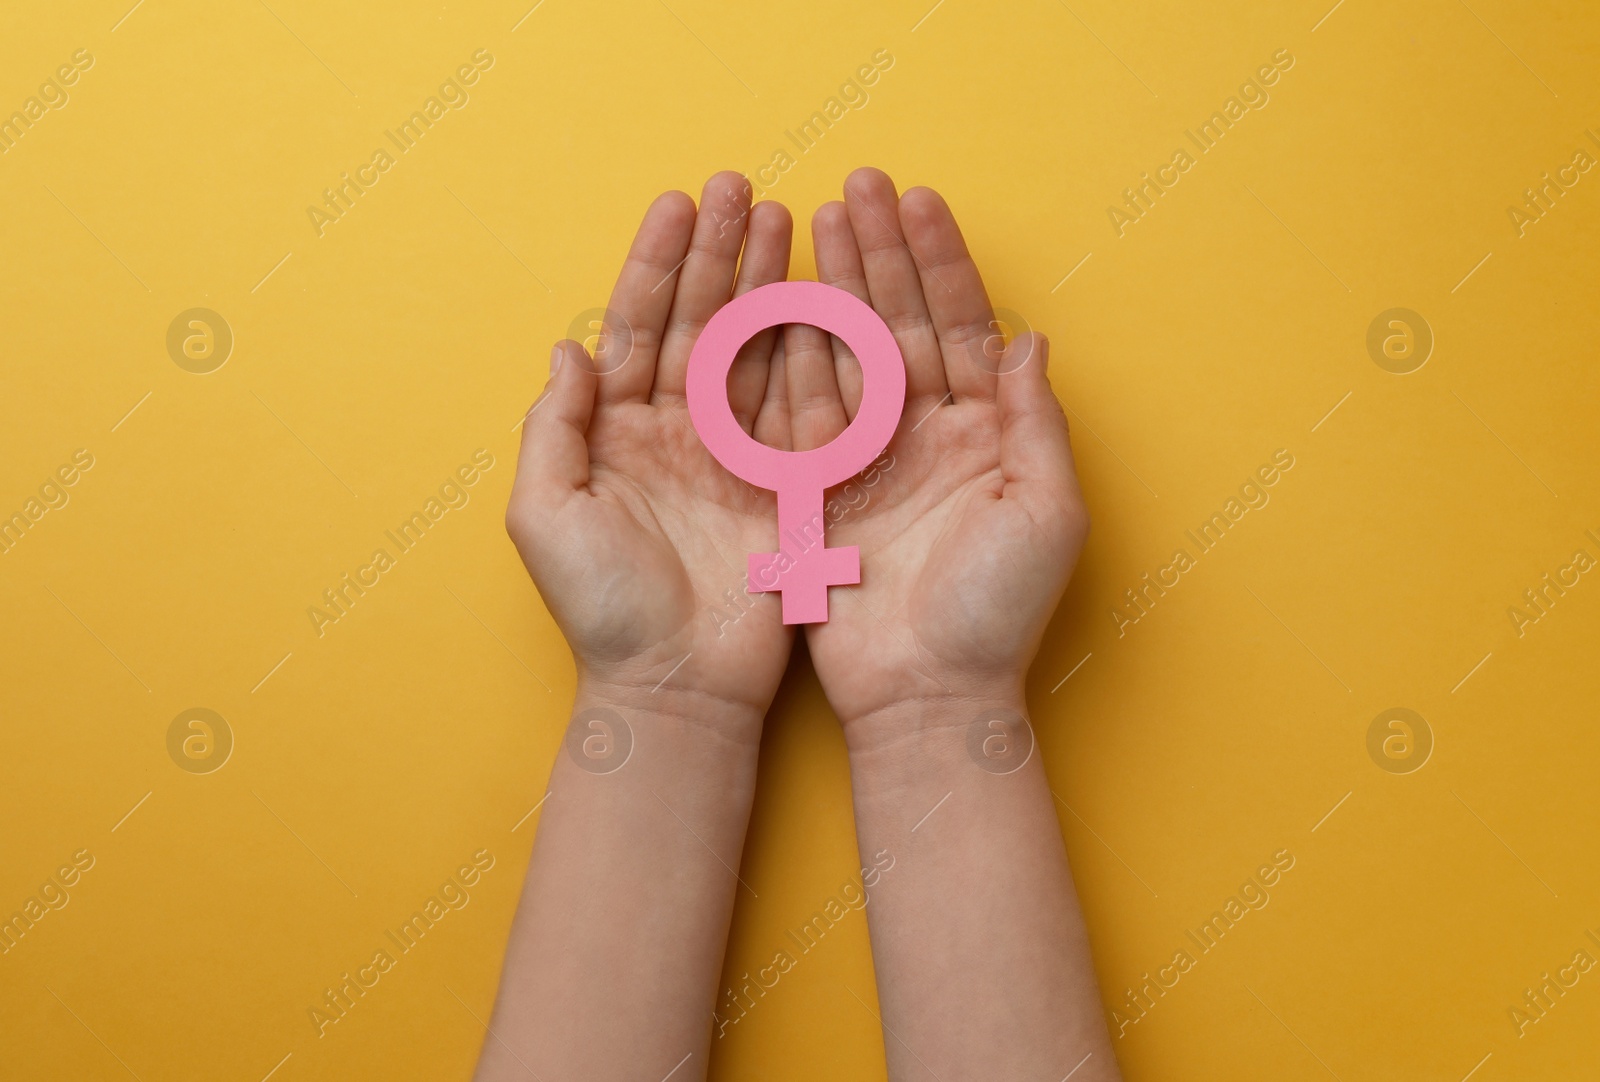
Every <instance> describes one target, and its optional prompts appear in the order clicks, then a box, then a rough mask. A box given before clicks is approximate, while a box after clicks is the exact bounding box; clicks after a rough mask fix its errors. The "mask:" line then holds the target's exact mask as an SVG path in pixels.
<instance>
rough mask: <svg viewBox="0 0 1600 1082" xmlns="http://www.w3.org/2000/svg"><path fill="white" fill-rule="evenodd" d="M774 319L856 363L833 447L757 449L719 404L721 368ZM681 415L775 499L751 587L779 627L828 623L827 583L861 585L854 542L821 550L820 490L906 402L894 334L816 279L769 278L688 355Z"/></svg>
mask: <svg viewBox="0 0 1600 1082" xmlns="http://www.w3.org/2000/svg"><path fill="white" fill-rule="evenodd" d="M783 323H807V324H810V325H811V326H813V327H820V328H822V329H823V330H825V331H829V332H831V333H833V334H835V335H837V336H838V337H839V338H841V339H843V340H844V343H845V345H847V346H849V347H850V350H851V352H853V353H854V354H855V355H856V359H857V360H859V361H860V362H861V381H862V391H861V408H860V409H859V410H857V411H856V416H855V420H853V421H851V422H850V425H849V427H847V428H846V429H845V430H844V431H843V432H842V433H840V434H839V436H838V438H837V439H835V440H834V441H833V442H831V443H829V444H827V445H825V446H823V447H817V448H814V449H813V450H810V451H780V450H777V449H776V448H773V447H768V446H766V445H765V444H762V443H758V442H757V441H756V440H755V439H754V438H752V437H751V436H750V435H749V434H748V433H746V432H745V430H744V429H742V428H740V427H739V422H738V421H737V420H736V419H735V418H734V416H733V409H732V408H731V407H730V406H729V405H728V370H729V369H730V368H731V367H732V366H733V361H734V358H735V357H736V356H737V355H738V353H739V348H740V347H741V346H743V345H744V344H745V343H746V342H748V341H749V340H750V339H751V338H753V337H754V336H755V335H756V334H758V333H759V332H761V331H763V330H765V329H766V328H768V327H776V326H778V325H780V324H783ZM687 393H688V398H689V419H690V420H691V421H692V422H693V423H694V428H695V431H696V432H698V433H699V434H700V439H701V440H702V441H703V442H704V443H705V445H706V449H707V450H709V451H710V452H711V454H712V456H713V457H714V458H715V459H716V460H717V461H718V462H720V463H722V465H723V466H725V467H726V468H727V470H728V472H729V473H731V474H733V475H734V476H735V477H739V478H742V479H743V480H745V481H748V482H749V483H750V484H752V485H755V486H756V487H758V488H765V489H770V490H771V491H773V492H776V493H777V494H778V551H777V552H752V553H750V556H749V576H750V589H751V590H753V591H761V592H766V591H772V590H776V591H778V592H779V593H780V594H781V595H782V598H783V622H784V623H786V624H817V623H824V622H826V621H827V619H828V587H829V586H849V585H854V584H855V583H858V582H860V581H861V555H860V550H859V549H857V548H856V546H854V545H848V546H841V547H839V548H827V547H826V544H825V540H824V536H823V531H824V527H825V526H826V520H825V519H824V517H823V513H822V509H823V492H824V491H825V490H826V489H827V488H829V487H830V486H832V485H837V484H839V483H840V482H842V481H845V480H848V479H849V478H850V477H852V476H854V475H855V474H857V473H859V472H860V471H861V470H862V469H864V468H865V467H866V466H867V465H868V464H869V463H871V462H872V460H873V459H875V458H877V457H878V455H879V454H880V453H882V451H883V449H884V448H885V447H887V446H888V445H889V440H890V439H892V438H893V436H894V432H895V428H896V427H897V426H898V425H899V424H900V414H901V412H902V411H903V410H904V409H905V404H906V368H905V361H904V360H903V359H902V358H901V356H900V347H899V346H898V345H897V344H896V343H895V340H894V334H893V333H892V332H891V331H890V330H889V327H888V325H887V324H886V323H884V321H883V320H882V319H880V318H879V317H878V314H877V313H876V312H874V311H873V310H872V308H871V307H870V306H869V305H867V304H866V303H864V302H862V301H860V300H857V299H856V298H855V297H854V296H853V295H851V294H849V293H846V292H845V291H844V290H842V289H836V288H834V287H833V286H829V285H823V284H822V283H820V282H773V283H772V284H771V285H765V286H761V287H759V288H757V289H752V290H751V291H750V292H748V293H746V294H744V295H743V296H741V297H738V298H736V299H734V300H733V301H730V302H729V303H728V304H726V305H724V306H723V307H722V308H721V309H720V310H719V311H718V312H717V314H716V315H714V316H712V317H711V319H710V321H709V322H707V323H706V326H705V329H704V330H703V331H701V332H700V338H699V341H697V342H696V343H695V345H694V350H693V352H691V353H690V355H689V373H688V380H687Z"/></svg>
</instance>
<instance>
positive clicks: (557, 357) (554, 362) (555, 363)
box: [550, 342, 562, 376]
mask: <svg viewBox="0 0 1600 1082" xmlns="http://www.w3.org/2000/svg"><path fill="white" fill-rule="evenodd" d="M561 353H562V350H561V343H559V342H557V343H556V344H555V345H554V346H551V347H550V374H551V375H552V376H553V375H555V374H556V373H557V372H559V371H561Z"/></svg>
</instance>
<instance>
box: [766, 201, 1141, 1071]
mask: <svg viewBox="0 0 1600 1082" xmlns="http://www.w3.org/2000/svg"><path fill="white" fill-rule="evenodd" d="M812 232H813V237H814V241H815V246H816V253H817V268H818V272H819V276H820V277H821V278H822V280H823V281H825V282H830V283H832V284H835V285H838V286H839V287H840V288H843V289H848V290H850V291H852V292H853V293H855V294H856V295H857V296H858V297H860V298H862V299H863V300H866V301H869V302H870V303H871V304H872V306H873V308H874V309H876V310H877V312H878V314H879V315H880V316H882V317H883V318H884V320H885V321H886V322H887V323H888V324H889V326H890V327H891V329H893V330H894V333H895V339H896V342H897V343H898V344H899V346H900V351H901V354H902V355H903V356H904V358H905V364H906V408H905V414H904V416H903V418H902V420H901V424H900V428H899V430H898V431H897V432H896V434H895V438H894V439H893V440H892V441H891V442H890V445H889V449H888V452H887V454H886V455H885V463H886V465H885V466H884V467H883V468H881V469H880V473H881V474H882V476H881V477H880V478H879V479H878V481H877V483H876V484H875V485H874V487H873V488H872V489H871V491H870V495H869V498H868V500H867V501H866V503H865V506H864V507H862V509H861V511H860V513H859V514H853V515H851V516H849V517H846V518H845V519H844V520H843V521H842V522H841V523H840V526H839V530H838V534H839V539H838V541H837V542H835V543H837V544H856V545H859V546H860V549H861V562H862V567H863V571H862V581H861V585H860V586H859V587H857V588H855V589H852V590H851V591H850V596H846V597H840V598H839V599H838V600H837V602H836V604H835V606H834V608H833V616H832V618H830V619H829V621H828V622H827V623H825V624H814V625H809V626H807V628H806V641H807V643H808V644H809V645H810V647H811V656H812V659H813V660H814V662H815V663H816V667H817V675H818V677H819V678H820V679H821V681H822V686H823V689H824V690H825V691H826V692H827V695H828V700H829V702H830V703H832V705H833V708H834V711H835V713H837V714H838V715H839V719H840V721H841V722H842V723H843V725H844V731H845V739H846V742H847V744H848V746H849V748H850V763H851V779H852V784H853V787H854V791H855V812H856V832H857V835H858V837H859V839H860V844H861V852H862V858H863V860H862V863H863V864H864V865H865V864H867V863H869V862H871V861H873V860H874V858H875V857H876V856H877V854H879V853H880V852H884V851H887V852H888V853H889V854H892V857H893V861H894V863H893V865H892V870H890V871H888V872H886V873H884V874H882V875H881V876H880V878H879V882H878V883H877V885H876V886H875V888H874V889H873V891H872V900H871V902H870V903H869V904H868V906H867V914H868V921H869V928H870V931H871V935H872V952H873V959H874V961H875V963H876V965H877V974H878V989H879V997H880V1000H881V1004H882V1019H881V1020H882V1024H883V1029H884V1046H885V1051H886V1054H887V1056H888V1063H889V1075H890V1077H891V1078H892V1079H894V1080H895V1082H910V1080H918V1082H920V1080H924V1079H938V1080H940V1082H955V1080H957V1079H989V1078H1004V1079H1038V1080H1041V1082H1060V1080H1061V1079H1062V1078H1064V1077H1069V1076H1070V1077H1071V1078H1072V1079H1073V1080H1074V1082H1088V1080H1096V1082H1103V1080H1106V1079H1115V1078H1117V1077H1118V1072H1117V1064H1116V1061H1115V1059H1114V1058H1113V1056H1112V1053H1111V1049H1110V1041H1109V1037H1108V1035H1107V1033H1106V1027H1105V1021H1104V1015H1103V1013H1102V1009H1101V1005H1100V1002H1099V997H1098V992H1097V988H1096V986H1095V979H1094V971H1093V967H1092V964H1091V960H1090V957H1089V950H1088V944H1087V939H1086V936H1085V933H1084V926H1083V918H1082V914H1081V911H1080V909H1079V906H1078V901H1077V898H1076V896H1075V894H1074V892H1073V887H1072V877H1071V874H1070V873H1069V871H1068V868H1067V860H1066V853H1065V850H1064V847H1063V845H1062V841H1061V834H1060V827H1059V824H1058V822H1057V819H1056V817H1055V812H1054V809H1053V807H1052V799H1051V796H1050V790H1049V788H1048V785H1047V782H1046V779H1045V775H1044V768H1043V766H1042V764H1041V762H1040V759H1039V756H1038V754H1037V752H1036V749H1035V748H1034V746H1033V742H1032V733H1031V729H1030V728H1029V727H1028V725H1027V723H1026V722H1025V721H1024V720H1023V719H1024V716H1025V715H1026V714H1027V704H1026V701H1025V699H1024V696H1023V690H1022V689H1023V683H1024V678H1025V677H1026V674H1027V671H1028V667H1029V666H1030V665H1031V664H1032V662H1033V658H1034V655H1035V653H1036V652H1037V651H1038V648H1039V641H1040V638H1041V636H1042V634H1043V632H1044V628H1045V625H1046V623H1047V622H1048V621H1049V619H1050V615H1051V613H1053V612H1054V610H1055V607H1056V603H1057V601H1058V600H1059V599H1060V597H1061V593H1062V590H1063V589H1064V588H1065V586H1066V583H1067V579H1068V576H1069V575H1070V574H1071V572H1072V567H1073V564H1074V563H1075V562H1076V561H1077V557H1078V552H1079V549H1080V548H1081V546H1082V544H1083V539H1084V536H1085V534H1086V532H1087V530H1088V515H1087V512H1086V511H1085V508H1084V505H1083V499H1082V496H1081V495H1080V493H1079V490H1078V483H1077V478H1076V476H1075V474H1074V471H1073V461H1072V449H1071V446H1070V444H1069V442H1068V437H1067V422H1066V417H1065V415H1064V413H1063V411H1062V409H1061V405H1060V403H1059V401H1058V400H1057V399H1056V397H1055V393H1054V391H1053V390H1052V388H1051V385H1050V381H1049V378H1048V375H1047V362H1048V359H1049V343H1048V342H1047V341H1045V340H1044V338H1043V337H1042V336H1040V335H1036V334H1032V333H1017V332H1024V331H1025V330H1026V328H1022V327H1017V326H1014V325H1013V326H1012V327H1010V328H1005V327H1003V326H1002V325H1001V323H1000V322H999V321H998V320H997V318H996V314H995V312H994V310H993V309H992V308H991V306H990V304H989V298H988V296H987V294H986V292H985V290H984V286H983V281H982V278H981V277H980V276H979V274H978V268H977V266H976V265H975V263H974V262H973V259H972V257H971V255H970V254H969V253H968V251H967V247H966V243H965V241H964V240H963V239H962V236H961V231H960V230H959V229H958V228H957V226H956V222H955V218H954V217H953V216H952V214H951V212H950V208H949V207H948V206H946V205H945V202H944V200H943V199H941V198H940V197H939V196H938V195H937V194H936V193H934V192H932V191H930V190H928V189H926V188H918V189H912V190H911V191H908V192H906V193H905V195H904V196H899V195H897V194H896V192H895V189H894V185H893V183H892V182H891V181H890V179H889V178H888V177H887V176H885V175H884V174H883V173H881V172H878V171H877V170H871V169H862V170H858V171H857V172H855V173H853V174H851V176H850V178H849V179H848V180H847V181H846V182H845V198H844V201H843V202H842V203H832V204H828V205H827V206H825V207H823V208H822V209H821V210H819V211H818V212H817V215H816V217H815V218H814V219H813V221H812ZM1012 322H1013V323H1014V322H1015V321H1014V320H1013V321H1012ZM1002 331H1009V332H1011V333H1014V334H1015V335H1016V336H1015V337H1014V338H1013V340H1012V341H1011V342H1010V343H1009V345H1006V344H1005V342H1004V335H1003V334H1002V333H1001V332H1002ZM787 333H788V337H787V338H786V340H785V344H786V347H787V350H788V353H787V356H788V360H787V366H788V369H787V378H788V380H789V383H790V396H791V398H798V397H800V394H801V392H804V394H805V395H806V397H808V399H809V400H810V401H812V402H825V403H828V406H827V407H826V408H816V409H814V410H812V411H811V414H810V415H809V416H808V418H807V419H806V423H804V424H801V423H799V421H798V420H797V422H796V430H795V440H796V446H798V447H806V446H816V445H819V444H821V443H824V442H826V441H827V440H828V439H831V438H833V436H834V435H836V434H837V433H838V431H839V430H840V429H842V428H843V426H844V424H845V423H846V422H847V420H848V419H849V418H850V417H851V416H853V415H854V411H855V408H856V405H857V404H858V403H859V402H860V400H861V383H860V380H861V376H860V371H859V366H858V365H857V364H856V362H855V361H854V359H853V358H851V357H849V356H848V354H847V353H845V352H844V351H843V348H842V346H841V345H840V343H838V342H837V341H834V342H831V343H830V342H829V341H828V339H827V338H826V336H823V335H821V334H820V333H819V332H815V331H813V330H809V329H806V328H790V329H789V330H788V332H787ZM847 495H848V494H847ZM855 502H856V503H860V502H861V501H860V500H859V499H858V500H856V501H855ZM839 592H840V591H836V593H839Z"/></svg>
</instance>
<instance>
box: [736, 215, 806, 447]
mask: <svg viewBox="0 0 1600 1082" xmlns="http://www.w3.org/2000/svg"><path fill="white" fill-rule="evenodd" d="M793 239H794V220H793V219H792V218H790V217H789V210H788V208H787V207H785V206H784V205H783V204H782V203H774V202H771V201H770V200H769V201H767V202H763V203H757V204H756V205H755V206H754V207H752V208H750V229H749V232H748V233H747V234H746V236H745V240H744V256H743V258H742V259H741V260H740V262H739V277H738V280H737V281H736V282H735V283H734V286H733V295H734V296H735V297H738V296H742V295H743V294H745V293H748V292H750V291H751V290H752V289H755V288H756V287H757V286H764V285H767V284H768V283H770V282H781V281H783V280H784V279H785V278H786V277H788V274H789V246H790V242H791V241H792V240H793ZM777 338H778V329H777V328H776V327H769V328H767V329H766V330H764V331H762V332H761V333H760V334H758V335H756V336H755V337H754V338H752V339H750V341H748V342H746V343H745V344H744V345H743V346H742V347H741V348H740V350H739V355H738V356H737V357H735V358H734V360H733V368H732V369H731V370H730V371H729V373H728V405H729V406H730V407H732V409H733V415H734V417H735V418H737V419H738V421H739V427H741V428H743V429H744V430H745V431H746V432H749V431H750V430H751V428H752V427H754V425H755V419H756V414H757V413H758V412H760V410H761V403H762V400H763V399H764V398H765V397H766V393H767V370H768V367H769V366H770V364H771V361H772V348H773V345H774V344H775V343H776V342H777Z"/></svg>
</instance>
